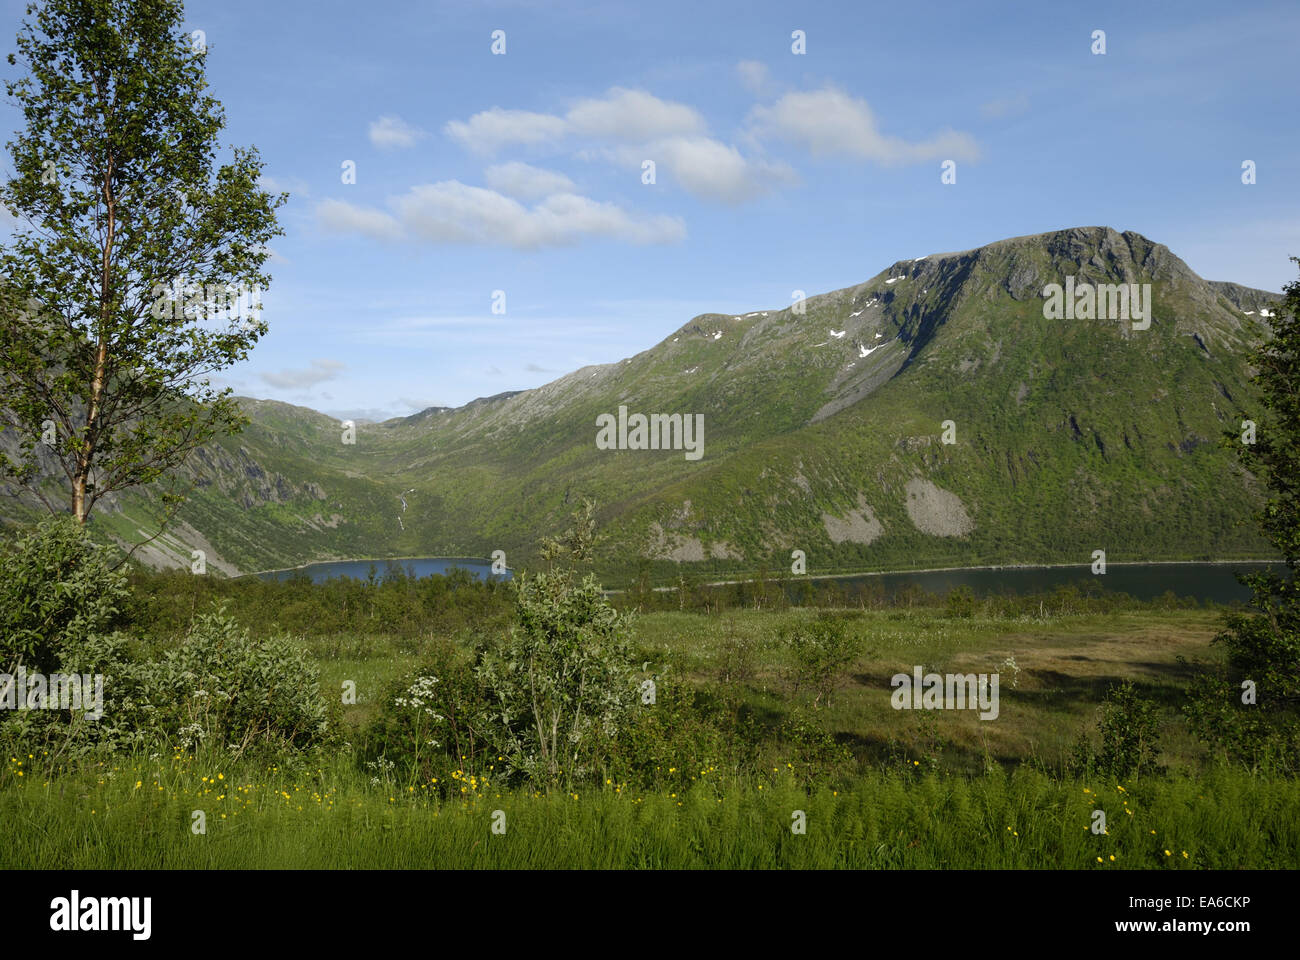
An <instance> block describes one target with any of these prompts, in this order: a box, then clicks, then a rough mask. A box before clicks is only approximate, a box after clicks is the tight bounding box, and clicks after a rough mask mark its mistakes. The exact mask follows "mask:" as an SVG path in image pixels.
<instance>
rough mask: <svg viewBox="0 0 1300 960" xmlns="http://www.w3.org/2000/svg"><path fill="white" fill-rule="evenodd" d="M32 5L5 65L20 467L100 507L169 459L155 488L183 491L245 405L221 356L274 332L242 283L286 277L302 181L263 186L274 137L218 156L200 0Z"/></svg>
mask: <svg viewBox="0 0 1300 960" xmlns="http://www.w3.org/2000/svg"><path fill="white" fill-rule="evenodd" d="M28 13H29V14H31V13H34V14H35V17H34V19H33V20H30V21H27V22H25V23H24V24H23V29H22V31H21V32H20V33H19V34H18V39H17V53H16V54H10V55H9V63H10V65H18V64H19V63H20V62H21V64H22V65H23V66H25V67H26V72H25V73H24V74H22V75H20V76H18V77H17V79H11V80H8V81H6V84H5V87H6V91H7V94H8V96H9V98H10V100H11V101H12V102H14V103H15V104H16V106H17V107H18V109H20V110H21V111H22V114H23V118H24V120H25V122H26V127H25V129H23V130H20V131H19V132H18V134H17V135H16V137H15V139H14V140H13V141H11V142H10V144H9V149H10V155H11V158H12V169H13V176H12V178H11V179H10V180H8V181H7V182H5V183H4V184H3V185H0V202H2V203H3V204H4V206H5V207H6V208H7V209H8V210H9V211H10V212H11V213H12V214H13V215H15V216H16V217H17V218H18V221H19V223H18V226H17V227H16V229H15V230H14V231H13V236H12V238H11V240H10V242H9V244H8V245H7V246H6V247H5V248H4V249H3V250H0V274H3V277H4V282H3V287H2V288H0V383H3V386H4V394H3V402H2V403H0V418H2V419H3V423H4V424H5V426H7V427H10V428H12V429H13V430H14V431H15V433H16V434H17V438H16V439H17V444H16V448H15V452H14V453H13V456H10V455H8V454H0V469H3V470H4V472H6V473H7V474H8V475H9V476H10V477H12V478H14V479H17V480H19V481H21V482H23V483H25V484H26V485H27V487H28V489H29V491H30V492H31V493H32V494H33V495H34V496H36V497H37V498H38V499H40V500H42V501H43V502H44V503H45V505H46V506H47V508H49V509H50V510H51V511H53V510H54V506H53V503H52V500H53V499H57V498H58V497H66V498H67V500H68V501H69V502H70V504H71V510H72V513H73V514H74V515H75V516H76V518H77V519H78V520H79V521H82V522H84V521H85V518H86V517H87V516H88V515H89V514H90V512H91V511H92V509H93V508H94V505H95V503H96V502H97V501H98V500H99V499H100V498H101V497H103V496H105V495H106V494H109V493H111V492H113V491H116V490H122V489H126V488H130V487H136V486H141V485H147V484H154V483H156V482H157V481H159V480H162V479H164V478H170V480H169V488H168V489H165V490H164V489H161V488H158V489H156V490H155V491H153V492H154V493H157V494H159V495H160V498H161V499H162V501H163V502H164V503H168V504H170V505H171V506H172V508H173V509H174V508H175V506H176V505H178V504H179V502H180V499H181V498H182V496H183V494H182V493H181V492H180V491H181V490H182V489H183V486H184V480H183V478H181V477H180V476H177V475H175V474H172V473H170V471H171V470H172V468H174V467H176V466H178V465H180V464H181V463H183V462H184V461H185V459H186V457H187V456H188V455H189V453H190V452H191V451H193V450H194V449H196V448H197V447H198V446H200V445H201V444H203V443H205V442H206V441H207V440H209V439H210V438H212V437H213V436H216V435H219V434H221V433H225V432H230V431H233V430H237V429H238V428H239V427H240V426H242V425H243V423H244V422H245V420H244V418H243V416H242V414H241V412H240V410H239V408H238V406H237V404H236V403H235V402H234V401H233V399H231V398H230V390H229V388H226V389H224V390H217V389H215V388H213V387H212V386H211V385H210V384H209V382H208V380H207V376H208V375H209V374H211V373H213V372H215V371H218V370H221V369H223V368H225V367H228V366H230V365H231V364H233V363H237V362H239V361H241V360H244V359H245V358H246V357H247V356H248V352H249V350H250V349H251V348H252V346H253V345H254V344H255V343H256V342H257V340H258V339H259V338H260V337H261V336H263V335H264V334H265V333H266V330H267V325H266V324H265V322H263V321H262V320H261V319H260V314H253V311H252V309H250V310H248V311H246V315H245V316H242V317H240V316H234V315H228V314H229V311H228V310H227V304H228V299H227V296H226V294H227V293H228V292H229V291H232V290H234V291H240V292H244V293H246V294H247V295H250V296H252V297H253V298H254V299H256V298H257V296H258V294H259V293H260V290H261V288H263V287H265V286H266V285H268V284H269V283H270V277H269V276H268V275H267V274H266V273H265V271H264V270H263V267H264V264H265V263H266V261H267V259H268V258H269V257H270V251H269V249H268V248H267V243H268V242H269V241H270V240H271V238H272V237H274V236H276V235H278V234H279V233H280V232H281V231H280V229H279V227H278V225H277V223H276V217H275V210H276V208H277V207H279V206H280V205H281V204H283V203H284V202H285V200H286V199H287V195H283V194H281V195H279V196H278V197H276V196H272V195H271V194H268V193H266V192H265V191H263V190H261V189H260V188H259V186H258V178H259V177H260V175H261V171H262V163H261V160H260V158H259V156H258V153H257V150H256V149H255V148H247V149H244V148H235V149H234V150H233V153H232V156H231V159H230V162H228V163H224V164H222V165H220V166H217V165H216V153H217V151H218V149H219V147H220V143H219V137H220V134H221V130H222V128H223V127H224V125H225V118H224V115H223V113H222V110H221V105H220V104H219V103H218V102H217V101H216V100H215V99H213V98H212V97H210V96H208V95H207V94H205V93H204V90H205V88H206V86H207V84H206V81H205V79H204V71H205V67H206V60H207V49H206V47H201V45H197V46H199V47H200V48H197V49H196V45H195V44H193V42H192V40H191V38H190V37H189V36H188V35H187V33H186V32H185V30H184V28H183V20H184V9H183V5H182V3H181V2H180V0H135V2H131V3H119V2H116V0H46V2H44V3H42V4H40V5H39V6H37V5H33V6H31V7H29V9H28ZM174 284H178V285H179V287H180V292H179V296H177V294H176V293H171V294H169V293H167V291H168V290H169V289H171V290H175V289H176V288H175V287H174V286H173V285H174ZM251 307H252V308H256V309H260V304H258V303H253V304H252V305H251ZM249 314H251V315H249ZM46 421H51V422H52V425H53V428H54V430H55V432H56V434H57V438H56V439H55V442H53V443H49V444H48V445H47V444H46V443H44V442H43V441H42V437H43V434H44V433H45V427H44V426H43V425H44V424H45V423H46ZM38 451H39V452H40V456H38ZM49 457H53V459H54V460H55V461H56V463H57V466H58V467H60V468H61V469H59V470H51V469H49V467H48V458H49ZM42 459H44V460H46V461H47V463H46V466H45V467H42V466H41V463H42ZM65 481H66V482H67V484H68V486H69V487H70V489H66V490H63V489H61V490H60V491H59V493H58V495H57V496H51V495H50V494H49V489H50V487H51V486H52V485H56V484H62V483H64V482H65Z"/></svg>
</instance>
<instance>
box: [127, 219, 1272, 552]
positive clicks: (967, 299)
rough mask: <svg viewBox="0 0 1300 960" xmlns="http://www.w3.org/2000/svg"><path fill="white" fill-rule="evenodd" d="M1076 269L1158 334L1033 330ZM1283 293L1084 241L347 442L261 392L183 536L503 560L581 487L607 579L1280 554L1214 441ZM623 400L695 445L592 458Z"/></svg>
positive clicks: (1010, 245) (996, 257) (887, 279)
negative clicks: (1146, 316) (696, 424)
mask: <svg viewBox="0 0 1300 960" xmlns="http://www.w3.org/2000/svg"><path fill="white" fill-rule="evenodd" d="M1067 276H1073V277H1074V278H1075V282H1076V283H1078V284H1082V283H1085V282H1087V283H1092V284H1104V283H1139V284H1141V283H1149V284H1150V285H1151V303H1152V320H1151V324H1150V328H1149V329H1146V330H1138V329H1132V325H1131V324H1130V323H1129V322H1125V321H1119V320H1095V319H1076V320H1064V319H1062V320H1048V319H1044V310H1043V303H1044V300H1043V296H1042V291H1043V288H1044V286H1045V285H1047V284H1050V283H1060V284H1063V283H1065V278H1066V277H1067ZM1278 299H1279V298H1278V296H1277V295H1276V294H1271V293H1266V292H1264V291H1258V290H1251V289H1249V288H1246V287H1241V286H1239V285H1236V284H1231V283H1212V282H1207V281H1205V280H1202V279H1201V278H1200V277H1198V276H1196V274H1194V273H1193V272H1192V271H1191V270H1190V269H1189V268H1188V267H1187V265H1186V264H1184V263H1183V262H1182V261H1181V260H1179V259H1178V258H1177V257H1176V256H1174V254H1173V253H1171V252H1170V251H1169V250H1168V248H1166V247H1164V246H1162V245H1160V244H1156V243H1153V242H1152V241H1150V240H1148V239H1146V238H1144V237H1142V236H1140V235H1138V234H1134V233H1123V234H1121V233H1117V232H1116V231H1114V230H1110V229H1107V228H1102V227H1089V228H1078V229H1072V230H1063V231H1057V232H1053V233H1048V234H1041V235H1037V236H1031V237H1019V238H1014V239H1011V240H1004V241H1000V242H997V243H993V244H990V245H988V246H985V247H981V248H978V249H976V250H970V251H964V252H959V253H949V254H932V255H929V256H926V257H924V258H920V259H917V260H903V261H899V262H896V263H894V264H893V265H891V266H890V267H889V268H888V269H886V270H884V271H882V272H881V273H879V274H877V275H876V276H875V277H873V278H871V279H870V280H868V281H867V282H865V283H862V284H859V285H857V286H854V287H848V288H845V289H843V290H837V291H834V292H832V293H827V294H824V295H821V296H815V297H812V298H810V299H808V300H807V301H806V302H805V303H804V304H803V305H802V306H803V308H804V309H803V310H802V312H800V311H799V310H798V309H797V308H792V307H785V308H783V309H768V310H765V311H757V312H755V313H751V314H747V315H744V316H739V317H737V316H729V315H719V314H704V315H702V316H699V317H696V318H694V319H693V320H691V321H690V322H689V323H687V324H686V325H684V326H682V327H681V328H679V329H677V330H675V331H673V332H672V333H670V334H669V335H668V336H667V337H665V338H664V339H663V340H662V341H661V342H660V343H658V344H656V345H655V346H653V347H651V348H650V349H648V350H645V351H643V352H642V353H640V354H638V355H636V356H635V357H631V358H628V359H626V360H623V361H620V362H617V363H612V364H606V365H602V366H594V367H586V368H583V369H581V370H577V371H574V372H573V373H570V374H568V375H567V376H564V377H561V378H560V379H558V380H556V381H554V382H552V383H549V384H547V385H545V386H543V387H540V388H538V389H535V390H527V391H522V392H518V393H512V394H502V395H500V396H498V397H493V398H488V399H484V400H478V401H475V402H473V403H471V404H468V405H466V406H465V407H460V408H457V409H445V408H436V409H431V410H426V411H424V412H422V413H420V414H417V415H415V416H412V417H406V418H402V419H397V420H390V421H386V422H384V423H382V424H365V423H363V424H360V425H358V427H357V432H356V442H355V444H352V445H349V444H345V443H343V442H342V430H341V427H340V426H339V425H338V424H337V422H335V421H333V420H332V419H330V418H328V417H325V416H322V415H320V414H316V413H314V412H312V411H307V410H303V409H300V408H294V407H290V406H287V405H284V404H278V403H271V402H267V401H248V409H249V413H250V415H251V416H252V418H253V421H254V422H253V425H252V426H251V427H250V428H249V429H248V430H246V431H245V432H244V433H243V434H242V435H241V436H239V437H237V438H233V439H232V440H229V441H226V442H223V443H222V444H220V445H218V446H214V447H213V448H212V449H211V450H208V451H204V453H203V456H202V457H200V458H197V459H196V460H195V461H194V463H193V464H191V469H192V470H193V475H194V477H195V478H196V480H197V482H198V483H199V487H198V490H197V493H196V496H195V499H194V501H193V502H192V503H191V504H190V505H189V506H188V507H187V508H186V510H185V511H184V513H183V520H184V523H185V524H186V525H187V526H186V527H180V528H178V530H179V531H180V534H178V536H177V537H176V539H175V543H174V544H172V545H171V547H170V548H169V549H170V550H171V552H172V554H173V556H179V555H181V554H182V553H184V554H185V555H186V556H187V555H188V553H187V551H183V549H182V548H184V547H185V546H186V545H187V544H189V543H192V542H194V541H195V540H196V539H202V540H204V541H205V542H206V543H207V544H208V545H209V546H210V548H211V550H212V551H213V553H214V554H215V555H217V556H219V558H220V561H221V563H222V564H223V565H224V567H225V568H226V569H228V570H230V571H234V570H235V569H240V570H250V569H261V568H269V567H279V566H287V565H291V564H296V563H300V562H304V561H308V560H313V559H323V558H329V557H348V556H416V555H429V556H439V555H480V556H486V555H488V554H489V553H490V552H491V551H493V550H496V549H501V550H505V551H506V553H507V557H508V559H509V562H510V563H511V564H512V565H513V564H516V563H518V562H523V561H526V560H527V559H528V557H529V556H530V555H531V552H532V550H533V548H534V546H535V544H536V541H537V540H538V538H539V536H541V535H543V534H546V533H551V532H554V531H555V530H557V529H559V528H561V526H562V525H563V523H564V521H565V519H566V517H567V515H568V513H569V511H570V510H571V509H572V507H573V505H574V504H575V502H576V501H577V500H578V499H579V498H580V497H582V496H584V495H585V496H591V497H593V498H595V499H596V500H597V502H598V504H599V507H600V521H601V527H602V530H603V533H604V535H605V537H604V543H603V551H604V552H603V555H602V561H603V566H604V567H605V568H606V571H607V573H610V574H615V575H617V574H623V575H628V574H630V572H632V571H634V570H636V569H637V568H638V567H640V566H644V565H648V566H649V567H650V570H651V572H652V573H653V575H655V576H656V577H668V576H675V575H676V573H677V572H678V570H679V569H680V568H682V567H685V568H687V569H689V570H692V571H697V572H699V573H707V574H710V575H714V574H716V575H722V574H726V573H733V572H741V571H747V570H754V569H757V568H759V567H761V566H766V567H767V568H768V569H770V570H773V571H776V570H780V569H788V567H789V564H790V554H791V551H792V550H795V549H799V550H803V551H804V552H805V553H806V554H807V557H808V567H809V572H832V571H835V570H860V569H883V568H902V567H920V566H929V565H952V564H974V563H1014V562H1062V561H1069V562H1086V561H1087V560H1088V559H1089V557H1090V555H1091V552H1092V551H1093V550H1096V549H1104V550H1106V551H1107V557H1108V559H1109V560H1111V561H1119V560H1132V559H1155V558H1162V559H1164V558H1167V559H1194V558H1210V557H1214V558H1225V557H1234V556H1236V557H1240V556H1264V555H1267V550H1266V548H1265V547H1264V545H1263V543H1262V542H1261V541H1260V540H1259V538H1258V537H1257V536H1256V534H1255V533H1254V530H1253V527H1252V526H1250V524H1249V522H1248V520H1249V516H1250V513H1251V511H1252V509H1253V508H1254V506H1255V503H1256V498H1257V494H1256V493H1255V492H1254V489H1253V486H1252V478H1250V477H1248V476H1245V475H1243V474H1242V473H1241V472H1240V471H1239V469H1238V468H1237V467H1236V466H1235V464H1234V457H1233V455H1232V453H1231V451H1229V450H1225V449H1223V448H1222V447H1221V446H1220V445H1219V438H1220V436H1221V434H1222V433H1223V431H1224V429H1226V428H1227V427H1229V426H1236V425H1239V423H1240V418H1239V417H1238V416H1237V414H1238V412H1239V409H1240V407H1241V405H1243V404H1246V405H1248V406H1249V404H1250V402H1251V400H1252V393H1251V387H1250V384H1249V378H1250V373H1251V371H1250V370H1249V369H1248V366H1247V364H1246V361H1245V359H1244V357H1245V354H1246V352H1247V351H1248V350H1249V349H1250V348H1251V346H1252V345H1253V344H1255V343H1257V342H1258V340H1259V339H1260V337H1261V336H1262V335H1263V333H1264V330H1265V328H1264V325H1263V322H1262V320H1261V318H1260V311H1261V310H1266V309H1268V308H1269V306H1270V305H1271V304H1273V303H1275V302H1276V301H1277V300H1278ZM620 405H623V406H626V407H627V408H628V411H629V412H630V413H643V414H683V415H695V414H702V415H703V417H704V446H703V457H702V458H701V459H699V460H690V459H688V458H687V457H686V456H685V453H684V452H683V451H682V450H602V449H598V447H597V444H596V433H597V417H598V416H600V415H602V414H617V413H618V408H619V406H620ZM945 421H952V422H953V430H954V432H955V439H956V442H955V443H951V444H949V443H943V442H941V435H942V434H943V432H944V427H943V424H944V422H945ZM408 491H409V492H408ZM403 498H404V500H405V503H406V506H405V509H403V505H402V499H403ZM118 506H119V511H120V512H118V513H115V514H113V515H112V516H110V517H108V518H106V521H105V526H111V527H113V529H114V532H115V533H117V534H119V535H122V536H125V537H127V538H128V539H129V528H130V527H131V526H133V525H135V526H139V524H138V523H137V517H138V514H139V508H140V504H139V501H138V498H137V499H136V500H133V499H132V498H123V499H122V500H121V501H120V502H119V504H118ZM155 554H156V555H155V556H154V559H155V560H157V561H159V562H162V561H163V560H165V557H164V556H163V554H162V553H161V552H155ZM210 556H212V554H210ZM187 562H188V561H187Z"/></svg>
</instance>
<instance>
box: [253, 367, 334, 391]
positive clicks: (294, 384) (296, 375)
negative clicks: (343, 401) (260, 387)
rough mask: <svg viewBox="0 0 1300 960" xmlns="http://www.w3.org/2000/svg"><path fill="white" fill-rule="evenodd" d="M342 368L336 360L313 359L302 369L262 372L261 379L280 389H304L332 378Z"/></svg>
mask: <svg viewBox="0 0 1300 960" xmlns="http://www.w3.org/2000/svg"><path fill="white" fill-rule="evenodd" d="M342 369H343V364H341V363H339V362H338V361H337V360H313V361H312V362H311V366H310V367H307V368H305V369H302V370H281V371H280V372H279V373H262V374H259V376H260V377H261V378H262V381H263V382H264V383H266V384H268V385H270V386H272V387H278V388H280V389H281V390H305V389H308V388H310V387H314V386H316V384H318V383H324V382H325V381H326V380H333V379H334V378H335V377H337V376H338V375H339V371H340V370H342Z"/></svg>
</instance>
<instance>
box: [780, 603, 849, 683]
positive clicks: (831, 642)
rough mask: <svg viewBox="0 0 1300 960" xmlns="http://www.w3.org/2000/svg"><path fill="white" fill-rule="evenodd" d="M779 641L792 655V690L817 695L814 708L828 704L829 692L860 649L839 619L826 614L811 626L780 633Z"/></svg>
mask: <svg viewBox="0 0 1300 960" xmlns="http://www.w3.org/2000/svg"><path fill="white" fill-rule="evenodd" d="M782 641H783V642H784V643H785V644H787V645H788V646H789V647H790V648H791V650H792V651H793V653H794V658H795V687H796V689H798V688H799V687H802V686H808V687H811V688H812V689H813V690H814V691H816V696H815V697H814V698H813V703H814V705H821V704H822V703H829V702H830V698H831V691H832V690H834V688H835V687H836V685H838V684H839V682H840V681H841V680H842V679H843V676H844V673H845V671H846V670H847V669H848V667H849V666H850V665H851V664H852V663H853V661H854V660H856V659H857V656H858V650H859V647H860V645H861V644H860V638H859V637H858V636H857V635H856V634H854V633H851V632H850V631H849V630H848V625H847V623H846V622H845V619H844V618H843V617H842V616H835V615H833V614H828V613H823V614H820V615H819V616H818V617H817V619H816V620H814V621H813V622H812V623H811V624H808V625H806V626H803V625H801V626H799V627H796V628H794V629H793V630H787V631H783V633H782Z"/></svg>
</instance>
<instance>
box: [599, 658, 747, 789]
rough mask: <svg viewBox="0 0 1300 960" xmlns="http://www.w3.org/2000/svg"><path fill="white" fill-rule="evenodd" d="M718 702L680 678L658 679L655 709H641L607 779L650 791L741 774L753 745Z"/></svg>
mask: <svg viewBox="0 0 1300 960" xmlns="http://www.w3.org/2000/svg"><path fill="white" fill-rule="evenodd" d="M746 733H751V734H752V731H745V730H737V729H736V727H735V724H734V717H733V716H732V715H731V714H728V713H726V712H724V711H723V710H722V709H721V708H720V705H719V703H718V701H717V698H715V697H711V696H709V695H708V694H707V693H705V692H702V691H700V690H698V689H696V688H695V687H694V686H693V685H692V684H691V683H689V682H687V681H685V680H683V679H681V678H677V677H672V676H664V675H661V676H659V677H656V678H655V698H654V703H653V704H639V705H638V706H637V708H636V709H635V710H634V711H633V713H632V714H631V716H630V717H629V718H628V721H627V722H626V723H625V724H624V725H623V726H622V728H621V729H620V730H619V733H618V737H617V742H616V743H615V744H614V745H612V747H611V749H610V751H609V756H608V760H607V765H606V771H605V775H606V777H607V778H608V779H611V780H613V782H614V783H617V784H625V785H633V786H635V787H637V788H644V789H656V788H657V789H667V788H669V787H679V788H680V787H682V786H683V785H685V784H687V783H689V782H690V781H691V779H692V778H693V777H700V776H709V775H710V774H714V773H718V772H719V771H721V772H724V773H725V772H735V771H736V770H737V769H739V768H741V767H742V766H743V765H744V764H745V762H746V758H747V757H748V756H749V755H750V754H751V752H752V751H751V750H750V749H749V748H750V747H751V746H752V743H753V740H752V736H751V737H746V736H744V734H746Z"/></svg>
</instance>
